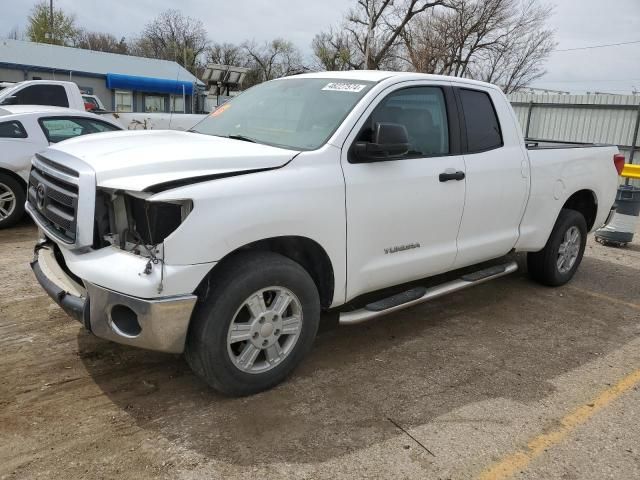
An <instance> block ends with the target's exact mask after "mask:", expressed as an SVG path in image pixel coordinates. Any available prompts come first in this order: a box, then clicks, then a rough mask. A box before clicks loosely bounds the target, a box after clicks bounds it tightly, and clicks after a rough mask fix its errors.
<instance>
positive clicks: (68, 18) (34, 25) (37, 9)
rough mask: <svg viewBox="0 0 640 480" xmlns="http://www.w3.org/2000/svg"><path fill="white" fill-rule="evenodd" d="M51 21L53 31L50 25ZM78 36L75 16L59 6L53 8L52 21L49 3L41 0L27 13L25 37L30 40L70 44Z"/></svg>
mask: <svg viewBox="0 0 640 480" xmlns="http://www.w3.org/2000/svg"><path fill="white" fill-rule="evenodd" d="M52 23H53V31H52V28H51V25H52ZM77 36H78V28H77V27H76V18H75V15H73V14H68V13H65V12H64V11H63V10H61V9H59V8H54V9H53V22H51V14H50V10H49V4H48V2H46V1H42V2H40V3H37V4H36V5H34V7H33V8H32V9H31V14H30V15H29V25H28V27H27V38H28V39H29V40H30V41H32V42H39V43H52V44H54V45H72V44H73V43H74V42H75V39H76V37H77Z"/></svg>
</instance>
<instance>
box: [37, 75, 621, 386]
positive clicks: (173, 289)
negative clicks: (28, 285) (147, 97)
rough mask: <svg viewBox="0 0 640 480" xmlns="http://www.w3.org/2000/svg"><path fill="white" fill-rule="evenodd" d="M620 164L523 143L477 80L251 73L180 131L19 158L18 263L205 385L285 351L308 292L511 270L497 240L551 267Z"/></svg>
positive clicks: (254, 373)
mask: <svg viewBox="0 0 640 480" xmlns="http://www.w3.org/2000/svg"><path fill="white" fill-rule="evenodd" d="M622 163H623V159H622V158H621V156H620V155H619V154H618V150H617V148H616V147H613V146H602V145H592V144H580V145H578V144H571V145H563V144H543V143H539V142H538V143H536V144H533V143H525V140H524V139H523V138H522V134H521V132H520V128H519V126H518V122H517V119H516V116H515V114H514V112H513V110H512V108H511V106H510V104H509V102H508V100H507V98H506V97H505V96H504V94H503V93H502V92H501V90H500V89H499V88H498V87H495V86H493V85H489V84H486V83H481V82H477V81H472V80H467V79H462V78H450V77H442V76H431V75H423V74H413V73H392V72H380V71H376V72H371V71H370V72H367V71H353V72H324V73H311V74H305V75H301V76H294V77H288V78H284V79H279V80H275V81H271V82H267V83H263V84H261V85H258V86H256V87H253V88H252V89H250V90H248V91H246V92H244V93H243V94H242V95H240V96H238V97H235V98H234V99H232V100H230V101H229V102H228V103H226V104H225V105H223V106H222V107H220V108H218V109H217V110H216V111H215V112H214V113H212V114H211V115H210V116H209V117H207V119H205V120H204V121H203V122H201V123H200V124H199V125H197V126H196V127H195V128H194V129H193V132H176V131H140V132H126V133H119V134H103V135H99V136H98V135H95V136H92V137H87V138H79V139H75V140H71V141H68V142H65V143H63V144H61V145H56V146H53V147H51V148H49V149H48V150H47V151H45V152H43V153H42V154H39V155H37V156H36V158H35V159H34V160H33V169H32V171H31V176H30V188H29V195H28V203H27V209H28V211H29V213H30V214H31V216H32V217H33V218H34V220H35V222H36V223H37V224H38V225H39V227H40V229H41V230H42V232H43V235H42V238H41V240H40V241H39V242H38V244H37V245H36V248H35V252H36V258H35V260H34V262H33V264H32V267H33V270H34V272H35V275H36V277H37V279H38V281H39V282H40V284H41V285H42V286H43V288H44V289H45V290H46V291H47V293H49V295H50V296H51V297H52V298H53V300H54V301H55V302H57V303H58V304H59V305H61V306H62V308H63V309H65V311H67V312H68V313H69V314H70V315H72V316H73V317H75V318H76V319H78V320H80V321H81V322H82V323H83V324H84V325H85V326H86V327H87V328H88V329H89V330H90V331H91V332H93V333H94V334H95V335H97V336H98V337H101V338H104V339H108V340H112V341H115V342H120V343H123V344H127V345H133V346H138V347H143V348H148V349H153V350H159V351H164V352H173V353H181V352H184V353H185V355H186V358H187V360H188V362H189V364H190V365H191V367H192V368H193V370H194V372H196V374H198V375H199V376H200V377H202V378H203V379H204V380H205V381H206V382H208V383H209V384H210V385H211V386H213V387H214V388H216V389H218V390H220V391H222V392H225V393H227V394H231V395H246V394H251V393H255V392H259V391H261V390H264V389H267V388H270V387H273V386H274V385H276V384H278V383H279V382H281V381H282V380H283V379H285V377H286V376H287V375H288V374H289V373H291V371H292V370H293V369H294V368H295V367H296V365H298V364H299V363H300V362H301V360H302V359H303V357H304V356H305V355H306V354H307V353H308V352H309V350H310V349H311V346H312V344H313V341H314V338H315V336H316V332H317V329H318V324H319V321H320V314H321V312H322V311H326V312H333V313H336V314H337V315H339V320H340V323H342V324H352V323H358V322H362V321H365V320H369V319H371V318H376V317H379V316H381V315H385V314H389V313H391V312H395V311H397V310H398V309H401V308H406V307H408V306H411V305H415V304H417V303H419V302H423V301H426V300H430V299H432V298H435V297H438V296H441V295H444V294H446V293H450V292H453V291H458V290H461V289H463V288H466V287H470V286H473V285H477V284H480V283H482V282H485V281H487V280H490V279H493V278H497V277H501V276H503V275H506V274H508V273H511V272H513V271H515V270H516V269H517V268H518V265H517V263H516V262H514V261H513V260H509V259H508V257H507V259H505V255H507V254H509V253H510V252H527V254H528V256H527V258H528V270H529V273H530V275H531V276H532V277H533V278H534V279H536V280H538V281H539V282H541V283H544V284H546V285H551V286H557V285H562V284H564V283H566V282H568V281H569V280H570V279H571V278H572V277H573V275H574V273H575V272H576V269H577V268H578V266H579V265H580V261H581V259H582V255H583V252H584V248H585V242H586V237H587V233H588V232H589V231H591V230H593V229H594V228H596V227H599V226H600V225H602V224H603V222H604V220H605V218H606V217H607V216H608V214H609V213H610V209H611V206H612V204H613V201H614V198H615V194H616V188H617V185H618V173H619V170H620V169H621V168H622ZM49 180H51V181H49ZM59 210H62V211H63V212H64V218H62V219H61V217H60V216H59V215H58V214H57V211H59ZM442 274H446V275H445V277H444V278H443V277H442V276H441V275H442ZM425 278H429V282H428V283H425V281H424V279H425ZM407 285H408V286H407ZM363 341H366V339H363Z"/></svg>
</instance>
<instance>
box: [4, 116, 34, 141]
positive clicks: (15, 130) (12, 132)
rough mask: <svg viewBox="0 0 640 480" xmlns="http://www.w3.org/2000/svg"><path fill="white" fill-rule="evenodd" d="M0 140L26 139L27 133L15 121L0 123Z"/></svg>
mask: <svg viewBox="0 0 640 480" xmlns="http://www.w3.org/2000/svg"><path fill="white" fill-rule="evenodd" d="M0 138H27V131H26V130H25V129H24V127H23V126H22V124H21V123H20V122H17V121H15V120H14V121H11V122H0Z"/></svg>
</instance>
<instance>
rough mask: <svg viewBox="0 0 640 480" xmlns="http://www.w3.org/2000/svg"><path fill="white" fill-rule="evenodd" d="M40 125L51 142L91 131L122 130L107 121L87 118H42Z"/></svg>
mask: <svg viewBox="0 0 640 480" xmlns="http://www.w3.org/2000/svg"><path fill="white" fill-rule="evenodd" d="M40 125H41V127H42V131H43V132H44V134H45V136H46V137H47V140H49V142H51V143H58V142H62V141H63V140H68V139H70V138H75V137H79V136H81V135H88V134H90V133H99V132H114V131H117V130H120V129H119V128H118V127H116V126H114V125H110V124H108V123H106V122H101V121H99V120H93V119H87V118H69V117H56V118H42V119H40Z"/></svg>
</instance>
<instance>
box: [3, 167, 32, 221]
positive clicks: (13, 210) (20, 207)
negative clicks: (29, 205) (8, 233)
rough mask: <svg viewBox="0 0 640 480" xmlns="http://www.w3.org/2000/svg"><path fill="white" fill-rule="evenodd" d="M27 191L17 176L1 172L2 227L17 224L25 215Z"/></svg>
mask: <svg viewBox="0 0 640 480" xmlns="http://www.w3.org/2000/svg"><path fill="white" fill-rule="evenodd" d="M25 199H26V192H25V189H24V187H23V186H22V184H21V183H20V182H19V181H18V180H16V179H15V178H13V177H11V176H9V175H6V174H4V173H0V229H3V228H8V227H11V226H13V225H15V224H16V223H17V222H18V221H19V220H20V219H21V218H22V216H23V215H24V202H25Z"/></svg>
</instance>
